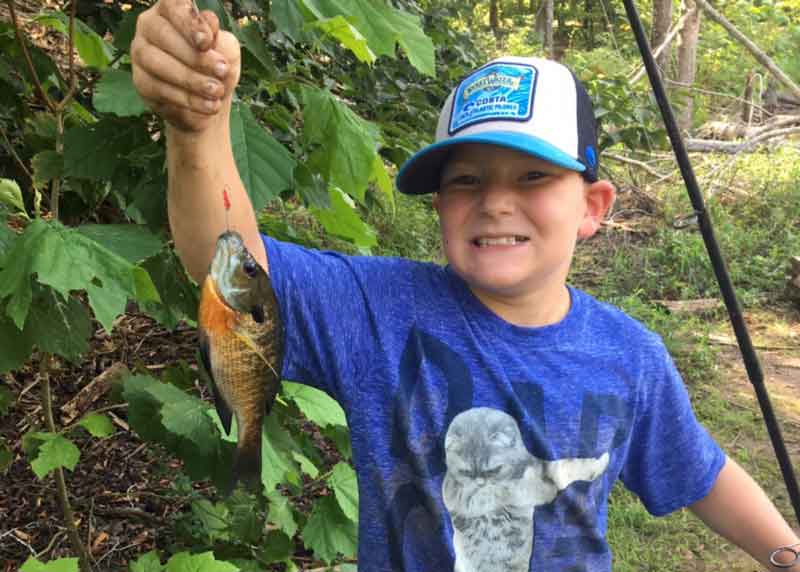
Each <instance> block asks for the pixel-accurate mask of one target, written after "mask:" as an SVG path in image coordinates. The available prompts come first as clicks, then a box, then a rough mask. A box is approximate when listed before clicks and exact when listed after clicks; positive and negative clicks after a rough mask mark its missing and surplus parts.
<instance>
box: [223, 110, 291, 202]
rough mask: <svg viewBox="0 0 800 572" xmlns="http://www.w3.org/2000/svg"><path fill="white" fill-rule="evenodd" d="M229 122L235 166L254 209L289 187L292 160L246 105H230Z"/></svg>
mask: <svg viewBox="0 0 800 572" xmlns="http://www.w3.org/2000/svg"><path fill="white" fill-rule="evenodd" d="M230 121H231V144H232V145H233V156H234V159H235V160H236V167H237V168H238V170H239V175H240V176H241V178H242V182H243V183H244V186H245V188H246V189H247V193H248V194H249V195H250V200H251V202H252V203H253V208H255V210H256V211H258V210H261V209H262V208H263V207H264V206H265V205H266V204H267V202H268V201H269V200H270V199H272V198H273V197H275V196H277V195H278V193H280V192H281V191H284V190H286V189H289V188H291V187H292V173H293V171H294V167H295V161H294V159H293V158H292V155H291V154H290V153H289V151H288V150H287V149H286V148H285V147H284V146H283V145H281V144H280V143H278V142H277V141H276V140H275V139H274V138H273V137H272V136H271V135H270V134H269V133H267V132H266V131H265V130H264V128H263V127H261V125H260V124H259V123H258V121H256V118H255V117H253V114H252V113H251V112H250V110H249V109H248V108H247V107H246V106H244V105H242V104H241V103H236V104H234V105H233V108H232V109H231V120H230Z"/></svg>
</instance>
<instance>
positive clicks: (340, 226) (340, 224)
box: [311, 188, 377, 250]
mask: <svg viewBox="0 0 800 572" xmlns="http://www.w3.org/2000/svg"><path fill="white" fill-rule="evenodd" d="M330 197H331V208H330V209H326V210H322V209H315V208H312V209H311V212H312V213H313V214H314V216H315V217H316V218H317V220H318V221H319V222H320V223H322V226H323V227H325V231H326V232H329V233H330V234H332V235H334V236H338V237H341V238H344V239H346V240H349V241H351V242H352V243H353V244H355V245H356V246H358V247H360V248H362V249H364V250H366V249H369V248H370V247H371V246H375V244H377V238H376V235H375V230H374V229H373V228H372V227H370V226H369V225H368V224H367V223H365V222H364V221H363V220H361V218H360V217H359V216H358V213H357V212H356V211H355V205H353V204H352V203H351V202H349V201H350V197H348V196H347V195H345V194H344V193H343V192H342V191H341V190H340V189H337V188H331V189H330Z"/></svg>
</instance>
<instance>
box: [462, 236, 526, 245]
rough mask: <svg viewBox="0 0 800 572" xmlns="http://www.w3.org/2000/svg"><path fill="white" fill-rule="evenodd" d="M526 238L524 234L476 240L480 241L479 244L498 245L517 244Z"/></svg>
mask: <svg viewBox="0 0 800 572" xmlns="http://www.w3.org/2000/svg"><path fill="white" fill-rule="evenodd" d="M524 240H526V239H525V237H523V236H501V237H498V238H479V239H477V240H476V241H475V242H477V243H478V246H497V245H510V244H517V243H519V242H523V241H524Z"/></svg>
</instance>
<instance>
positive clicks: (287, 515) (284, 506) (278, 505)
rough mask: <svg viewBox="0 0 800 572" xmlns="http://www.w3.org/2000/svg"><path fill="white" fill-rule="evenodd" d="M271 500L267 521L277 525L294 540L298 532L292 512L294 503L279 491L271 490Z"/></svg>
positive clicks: (269, 493)
mask: <svg viewBox="0 0 800 572" xmlns="http://www.w3.org/2000/svg"><path fill="white" fill-rule="evenodd" d="M267 498H268V499H269V516H268V517H267V520H268V521H269V522H271V523H273V524H276V525H277V526H278V527H279V528H280V529H281V530H282V531H283V532H285V533H286V536H288V537H289V538H293V537H294V535H295V533H296V532H297V523H296V522H295V520H294V513H293V512H292V503H291V502H290V501H289V498H288V497H285V496H283V495H282V494H281V493H280V492H279V491H277V490H274V489H273V490H270V491H269V492H268V493H267Z"/></svg>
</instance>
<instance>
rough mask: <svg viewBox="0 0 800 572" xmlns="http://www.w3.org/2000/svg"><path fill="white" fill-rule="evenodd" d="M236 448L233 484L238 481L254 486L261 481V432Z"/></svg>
mask: <svg viewBox="0 0 800 572" xmlns="http://www.w3.org/2000/svg"><path fill="white" fill-rule="evenodd" d="M258 437H259V438H258V439H250V440H248V441H245V442H243V443H242V444H241V446H240V447H237V448H236V453H234V456H233V485H234V486H235V485H236V483H237V482H241V483H244V484H245V485H246V486H248V487H251V488H254V487H256V486H257V485H258V483H260V482H261V433H260V432H259V434H258Z"/></svg>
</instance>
